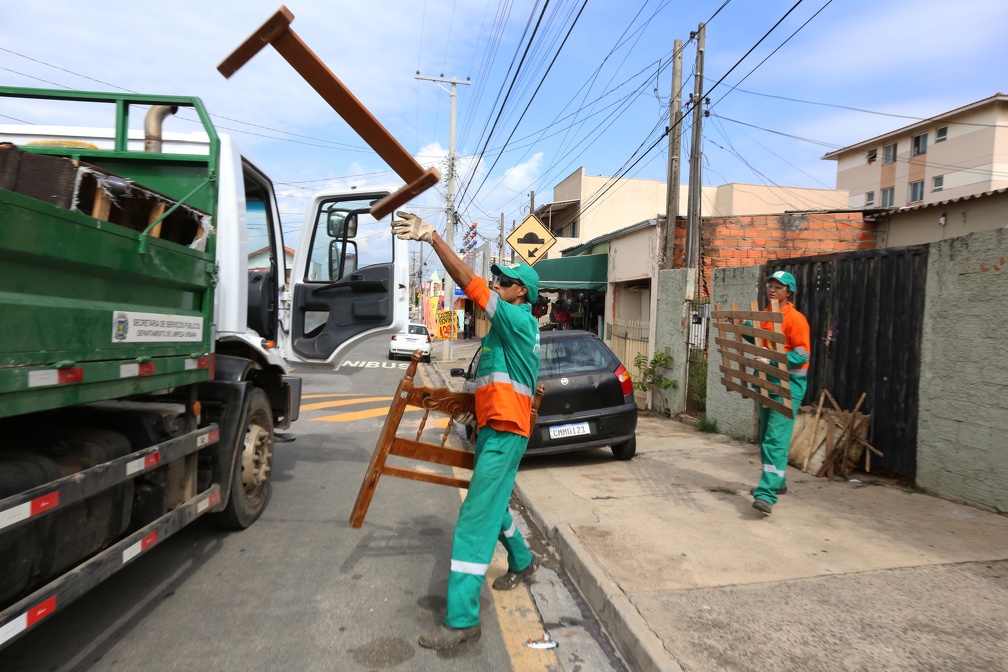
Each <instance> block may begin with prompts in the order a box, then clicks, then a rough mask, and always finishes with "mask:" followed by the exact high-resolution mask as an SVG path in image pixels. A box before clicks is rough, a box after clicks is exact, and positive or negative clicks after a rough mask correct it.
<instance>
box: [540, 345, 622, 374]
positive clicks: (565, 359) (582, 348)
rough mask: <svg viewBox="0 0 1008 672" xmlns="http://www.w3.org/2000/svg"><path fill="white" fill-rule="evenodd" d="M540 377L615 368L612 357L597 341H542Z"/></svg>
mask: <svg viewBox="0 0 1008 672" xmlns="http://www.w3.org/2000/svg"><path fill="white" fill-rule="evenodd" d="M539 361H540V363H539V368H540V375H546V376H555V375H560V374H563V375H570V374H572V373H587V372H590V371H599V370H610V369H615V368H616V363H615V361H614V360H613V355H612V353H611V352H610V351H609V349H608V348H606V346H605V345H604V344H603V343H602V342H601V341H599V340H597V339H595V338H592V337H591V336H585V337H583V338H563V339H559V338H558V339H556V340H553V339H543V342H542V345H541V348H540V352H539Z"/></svg>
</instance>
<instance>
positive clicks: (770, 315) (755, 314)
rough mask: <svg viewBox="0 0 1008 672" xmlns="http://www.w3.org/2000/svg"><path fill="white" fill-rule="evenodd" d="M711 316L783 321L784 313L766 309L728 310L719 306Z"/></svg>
mask: <svg viewBox="0 0 1008 672" xmlns="http://www.w3.org/2000/svg"><path fill="white" fill-rule="evenodd" d="M711 317H713V318H715V319H717V318H721V317H731V318H733V319H736V320H749V321H751V322H783V321H784V313H780V312H777V313H775V312H767V311H765V310H759V309H756V310H731V311H726V310H722V309H721V308H718V309H717V310H715V311H713V312H712V313H711Z"/></svg>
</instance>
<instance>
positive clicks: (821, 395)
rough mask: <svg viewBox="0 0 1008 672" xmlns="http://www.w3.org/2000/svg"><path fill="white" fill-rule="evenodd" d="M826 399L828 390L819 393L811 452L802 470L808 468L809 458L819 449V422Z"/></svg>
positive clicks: (806, 457)
mask: <svg viewBox="0 0 1008 672" xmlns="http://www.w3.org/2000/svg"><path fill="white" fill-rule="evenodd" d="M825 400H826V391H825V390H823V391H822V392H820V393H819V406H818V407H817V408H816V412H815V416H813V417H814V418H815V424H814V426H813V428H812V441H811V445H810V447H809V452H808V454H807V455H806V456H805V463H804V464H803V465H802V471H805V470H807V469H808V463H809V460H810V459H812V455H814V454H815V453H816V452H817V451H818V450H819V442H818V441H817V440H816V439H817V438H818V436H819V423H820V419H821V418H822V406H823V401H825Z"/></svg>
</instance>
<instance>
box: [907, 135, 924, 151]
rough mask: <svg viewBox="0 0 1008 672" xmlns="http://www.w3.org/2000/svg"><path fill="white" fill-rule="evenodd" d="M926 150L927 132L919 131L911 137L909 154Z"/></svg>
mask: <svg viewBox="0 0 1008 672" xmlns="http://www.w3.org/2000/svg"><path fill="white" fill-rule="evenodd" d="M925 152H927V133H921V134H920V135H915V136H914V137H913V143H912V147H911V149H910V156H918V155H920V154H924V153H925Z"/></svg>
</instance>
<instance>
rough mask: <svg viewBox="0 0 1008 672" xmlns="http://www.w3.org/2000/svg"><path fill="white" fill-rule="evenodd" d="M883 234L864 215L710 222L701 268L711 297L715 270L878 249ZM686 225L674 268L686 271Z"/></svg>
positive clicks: (679, 227)
mask: <svg viewBox="0 0 1008 672" xmlns="http://www.w3.org/2000/svg"><path fill="white" fill-rule="evenodd" d="M876 238H877V231H876V226H875V224H874V223H872V222H866V221H864V217H863V216H862V214H861V213H860V212H825V213H801V212H798V213H785V214H782V215H752V216H745V217H710V218H705V219H704V220H703V221H702V223H701V226H700V241H701V255H702V259H701V262H700V263H701V265H702V267H703V272H704V279H705V284H704V287H703V288H702V289H701V292H702V294H704V295H706V294H708V293H709V290H710V287H711V286H712V284H711V274H712V273H713V271H714V270H715V269H719V268H732V267H736V266H757V265H761V264H764V263H766V262H767V261H769V260H771V259H787V258H791V257H806V256H812V255H816V254H832V253H834V252H846V251H850V250H871V249H874V248H875V247H876ZM685 250H686V220H684V219H677V220H676V227H675V256H674V259H673V266H674V267H676V268H682V267H683V266H684V265H685V264H684V259H685Z"/></svg>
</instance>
